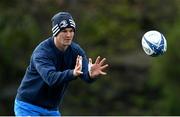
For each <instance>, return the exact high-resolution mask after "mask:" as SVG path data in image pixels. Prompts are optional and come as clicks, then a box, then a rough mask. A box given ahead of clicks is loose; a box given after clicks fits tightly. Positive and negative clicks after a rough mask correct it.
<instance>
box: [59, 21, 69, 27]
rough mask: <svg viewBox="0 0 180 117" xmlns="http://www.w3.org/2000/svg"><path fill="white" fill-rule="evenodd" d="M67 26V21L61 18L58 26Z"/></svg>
mask: <svg viewBox="0 0 180 117" xmlns="http://www.w3.org/2000/svg"><path fill="white" fill-rule="evenodd" d="M67 26H68V23H67V21H66V20H63V21H61V22H60V28H65V27H67Z"/></svg>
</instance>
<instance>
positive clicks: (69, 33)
mask: <svg viewBox="0 0 180 117" xmlns="http://www.w3.org/2000/svg"><path fill="white" fill-rule="evenodd" d="M73 37H74V30H73V28H65V29H64V30H62V31H61V32H60V33H59V34H58V35H57V36H56V38H57V41H58V44H59V45H61V46H69V45H71V43H72V40H73Z"/></svg>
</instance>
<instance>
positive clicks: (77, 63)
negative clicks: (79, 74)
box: [75, 55, 79, 67]
mask: <svg viewBox="0 0 180 117" xmlns="http://www.w3.org/2000/svg"><path fill="white" fill-rule="evenodd" d="M78 58H79V55H78V56H77V58H76V65H75V67H77V66H78V62H79V61H78Z"/></svg>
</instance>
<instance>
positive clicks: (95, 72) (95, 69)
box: [89, 56, 108, 78]
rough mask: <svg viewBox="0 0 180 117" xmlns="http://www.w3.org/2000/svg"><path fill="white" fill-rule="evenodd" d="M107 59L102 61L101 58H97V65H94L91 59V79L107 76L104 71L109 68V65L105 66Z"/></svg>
mask: <svg viewBox="0 0 180 117" xmlns="http://www.w3.org/2000/svg"><path fill="white" fill-rule="evenodd" d="M105 61H106V58H103V59H102V60H101V59H100V56H98V57H97V58H96V61H95V63H94V64H93V63H92V59H91V58H89V75H90V77H91V78H95V77H96V76H99V75H106V74H107V73H106V72H104V70H105V69H106V68H107V67H108V64H105Z"/></svg>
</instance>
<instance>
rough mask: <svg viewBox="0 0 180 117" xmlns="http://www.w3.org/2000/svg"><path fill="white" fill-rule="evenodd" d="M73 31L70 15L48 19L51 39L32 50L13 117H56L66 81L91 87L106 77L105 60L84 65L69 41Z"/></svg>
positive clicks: (84, 60)
mask: <svg viewBox="0 0 180 117" xmlns="http://www.w3.org/2000/svg"><path fill="white" fill-rule="evenodd" d="M75 30H76V25H75V22H74V20H73V18H72V16H71V14H70V13H68V12H59V13H57V14H55V15H54V16H53V17H52V32H53V36H52V37H49V38H48V39H46V40H44V41H43V42H41V43H40V44H39V45H38V46H37V47H36V48H35V50H34V51H33V53H32V56H31V59H30V64H29V66H28V67H27V70H26V73H25V75H24V78H23V80H22V82H21V84H20V86H19V88H18V91H17V95H16V99H15V105H14V111H15V115H16V116H24V115H25V116H60V115H61V113H60V112H59V109H58V106H59V104H60V102H61V100H62V98H63V95H64V92H65V90H66V88H67V86H68V84H69V82H70V81H72V80H75V79H77V78H80V79H82V80H84V81H86V82H87V83H91V82H93V81H94V80H95V79H96V78H97V76H99V75H106V72H104V70H105V69H106V68H107V67H108V65H107V64H105V61H106V59H105V58H103V59H101V58H100V57H97V59H96V61H95V63H92V60H91V59H89V61H88V60H87V58H86V55H85V52H84V51H83V49H82V48H81V47H80V46H79V45H78V44H76V43H74V42H73V41H72V40H73V37H74V33H75Z"/></svg>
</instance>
